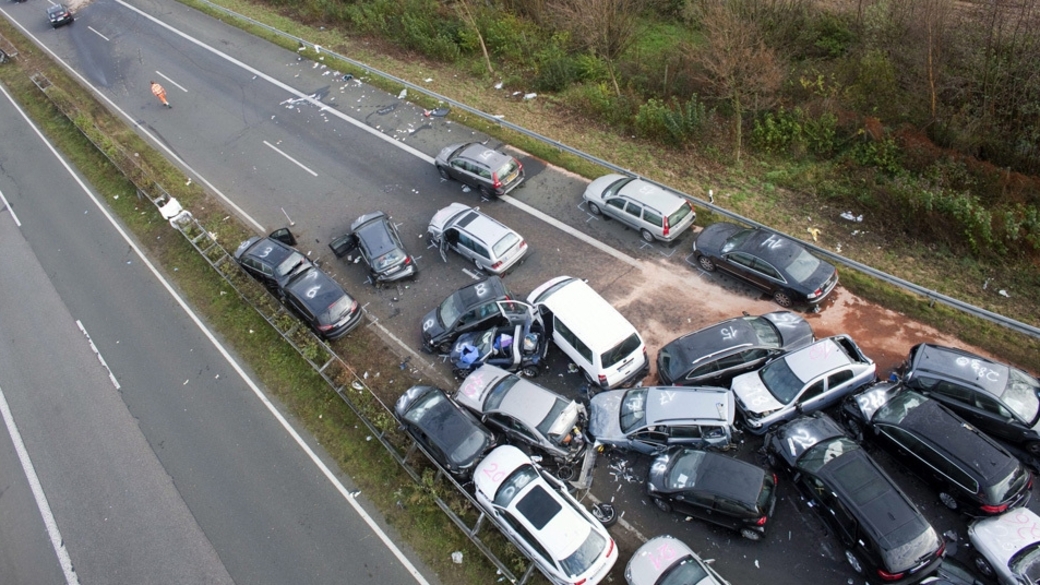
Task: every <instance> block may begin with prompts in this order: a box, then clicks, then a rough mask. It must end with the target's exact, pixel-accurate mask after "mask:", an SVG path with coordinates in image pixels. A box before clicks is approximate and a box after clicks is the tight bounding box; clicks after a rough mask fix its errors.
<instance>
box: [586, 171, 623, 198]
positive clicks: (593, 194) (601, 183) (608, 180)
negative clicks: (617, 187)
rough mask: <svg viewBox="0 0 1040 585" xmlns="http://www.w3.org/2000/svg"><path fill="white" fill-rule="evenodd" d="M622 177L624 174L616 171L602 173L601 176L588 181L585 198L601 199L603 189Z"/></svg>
mask: <svg viewBox="0 0 1040 585" xmlns="http://www.w3.org/2000/svg"><path fill="white" fill-rule="evenodd" d="M624 178H625V176H624V175H619V174H616V173H611V174H609V175H603V176H602V177H600V178H598V179H596V180H595V181H593V182H591V183H589V186H588V187H586V188H585V199H595V200H597V201H601V200H602V199H603V191H604V190H605V189H606V188H607V187H609V186H610V185H612V184H613V183H615V182H617V181H619V180H621V179H624Z"/></svg>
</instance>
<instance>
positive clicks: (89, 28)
mask: <svg viewBox="0 0 1040 585" xmlns="http://www.w3.org/2000/svg"><path fill="white" fill-rule="evenodd" d="M87 30H89V31H90V32H92V33H94V34H96V35H97V36H99V37H101V38H103V39H105V40H106V41H108V42H112V39H110V38H108V37H106V36H105V35H103V34H101V33H100V32H98V30H97V29H96V28H94V27H92V26H88V27H87Z"/></svg>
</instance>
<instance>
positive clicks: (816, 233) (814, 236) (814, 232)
mask: <svg viewBox="0 0 1040 585" xmlns="http://www.w3.org/2000/svg"><path fill="white" fill-rule="evenodd" d="M805 231H807V232H809V235H811V236H812V241H814V242H815V241H817V240H819V238H820V228H814V227H811V228H805Z"/></svg>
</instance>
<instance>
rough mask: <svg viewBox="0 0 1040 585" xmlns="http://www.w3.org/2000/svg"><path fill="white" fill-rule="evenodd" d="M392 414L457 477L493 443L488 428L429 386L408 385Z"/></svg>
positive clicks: (465, 474)
mask: <svg viewBox="0 0 1040 585" xmlns="http://www.w3.org/2000/svg"><path fill="white" fill-rule="evenodd" d="M394 415H396V416H397V420H398V421H400V422H401V425H402V426H403V427H404V429H405V431H407V432H408V434H409V435H411V437H412V438H413V439H415V442H416V443H418V444H419V446H420V447H422V449H423V451H425V452H426V454H427V455H429V457H430V458H431V459H433V461H434V462H436V463H437V464H438V465H440V466H441V467H442V468H444V470H445V471H447V472H448V473H450V474H452V475H453V476H454V477H455V478H456V479H458V480H462V481H464V480H467V479H469V476H470V475H471V474H472V473H473V467H474V466H475V465H476V464H477V462H478V461H480V460H481V459H483V458H484V455H486V454H487V453H488V451H490V450H491V449H492V448H494V447H495V437H494V435H492V434H491V431H489V430H488V429H487V427H485V426H484V425H482V424H480V421H478V420H477V419H476V417H474V416H473V415H472V414H470V413H469V412H467V411H466V410H464V409H463V408H462V407H460V406H459V405H458V404H456V403H455V402H454V401H452V400H451V399H450V398H448V395H447V394H445V393H444V390H441V389H440V388H435V387H433V386H412V387H411V388H409V389H408V390H406V391H405V393H404V394H402V395H401V397H400V398H398V399H397V403H396V404H395V405H394Z"/></svg>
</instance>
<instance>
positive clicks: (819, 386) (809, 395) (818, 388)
mask: <svg viewBox="0 0 1040 585" xmlns="http://www.w3.org/2000/svg"><path fill="white" fill-rule="evenodd" d="M823 387H824V386H823V380H818V381H817V382H815V383H814V384H813V385H811V386H809V387H808V388H806V389H805V392H803V393H802V395H801V397H799V399H798V401H799V402H805V401H807V400H812V399H813V398H816V397H817V396H819V395H821V394H823Z"/></svg>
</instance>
